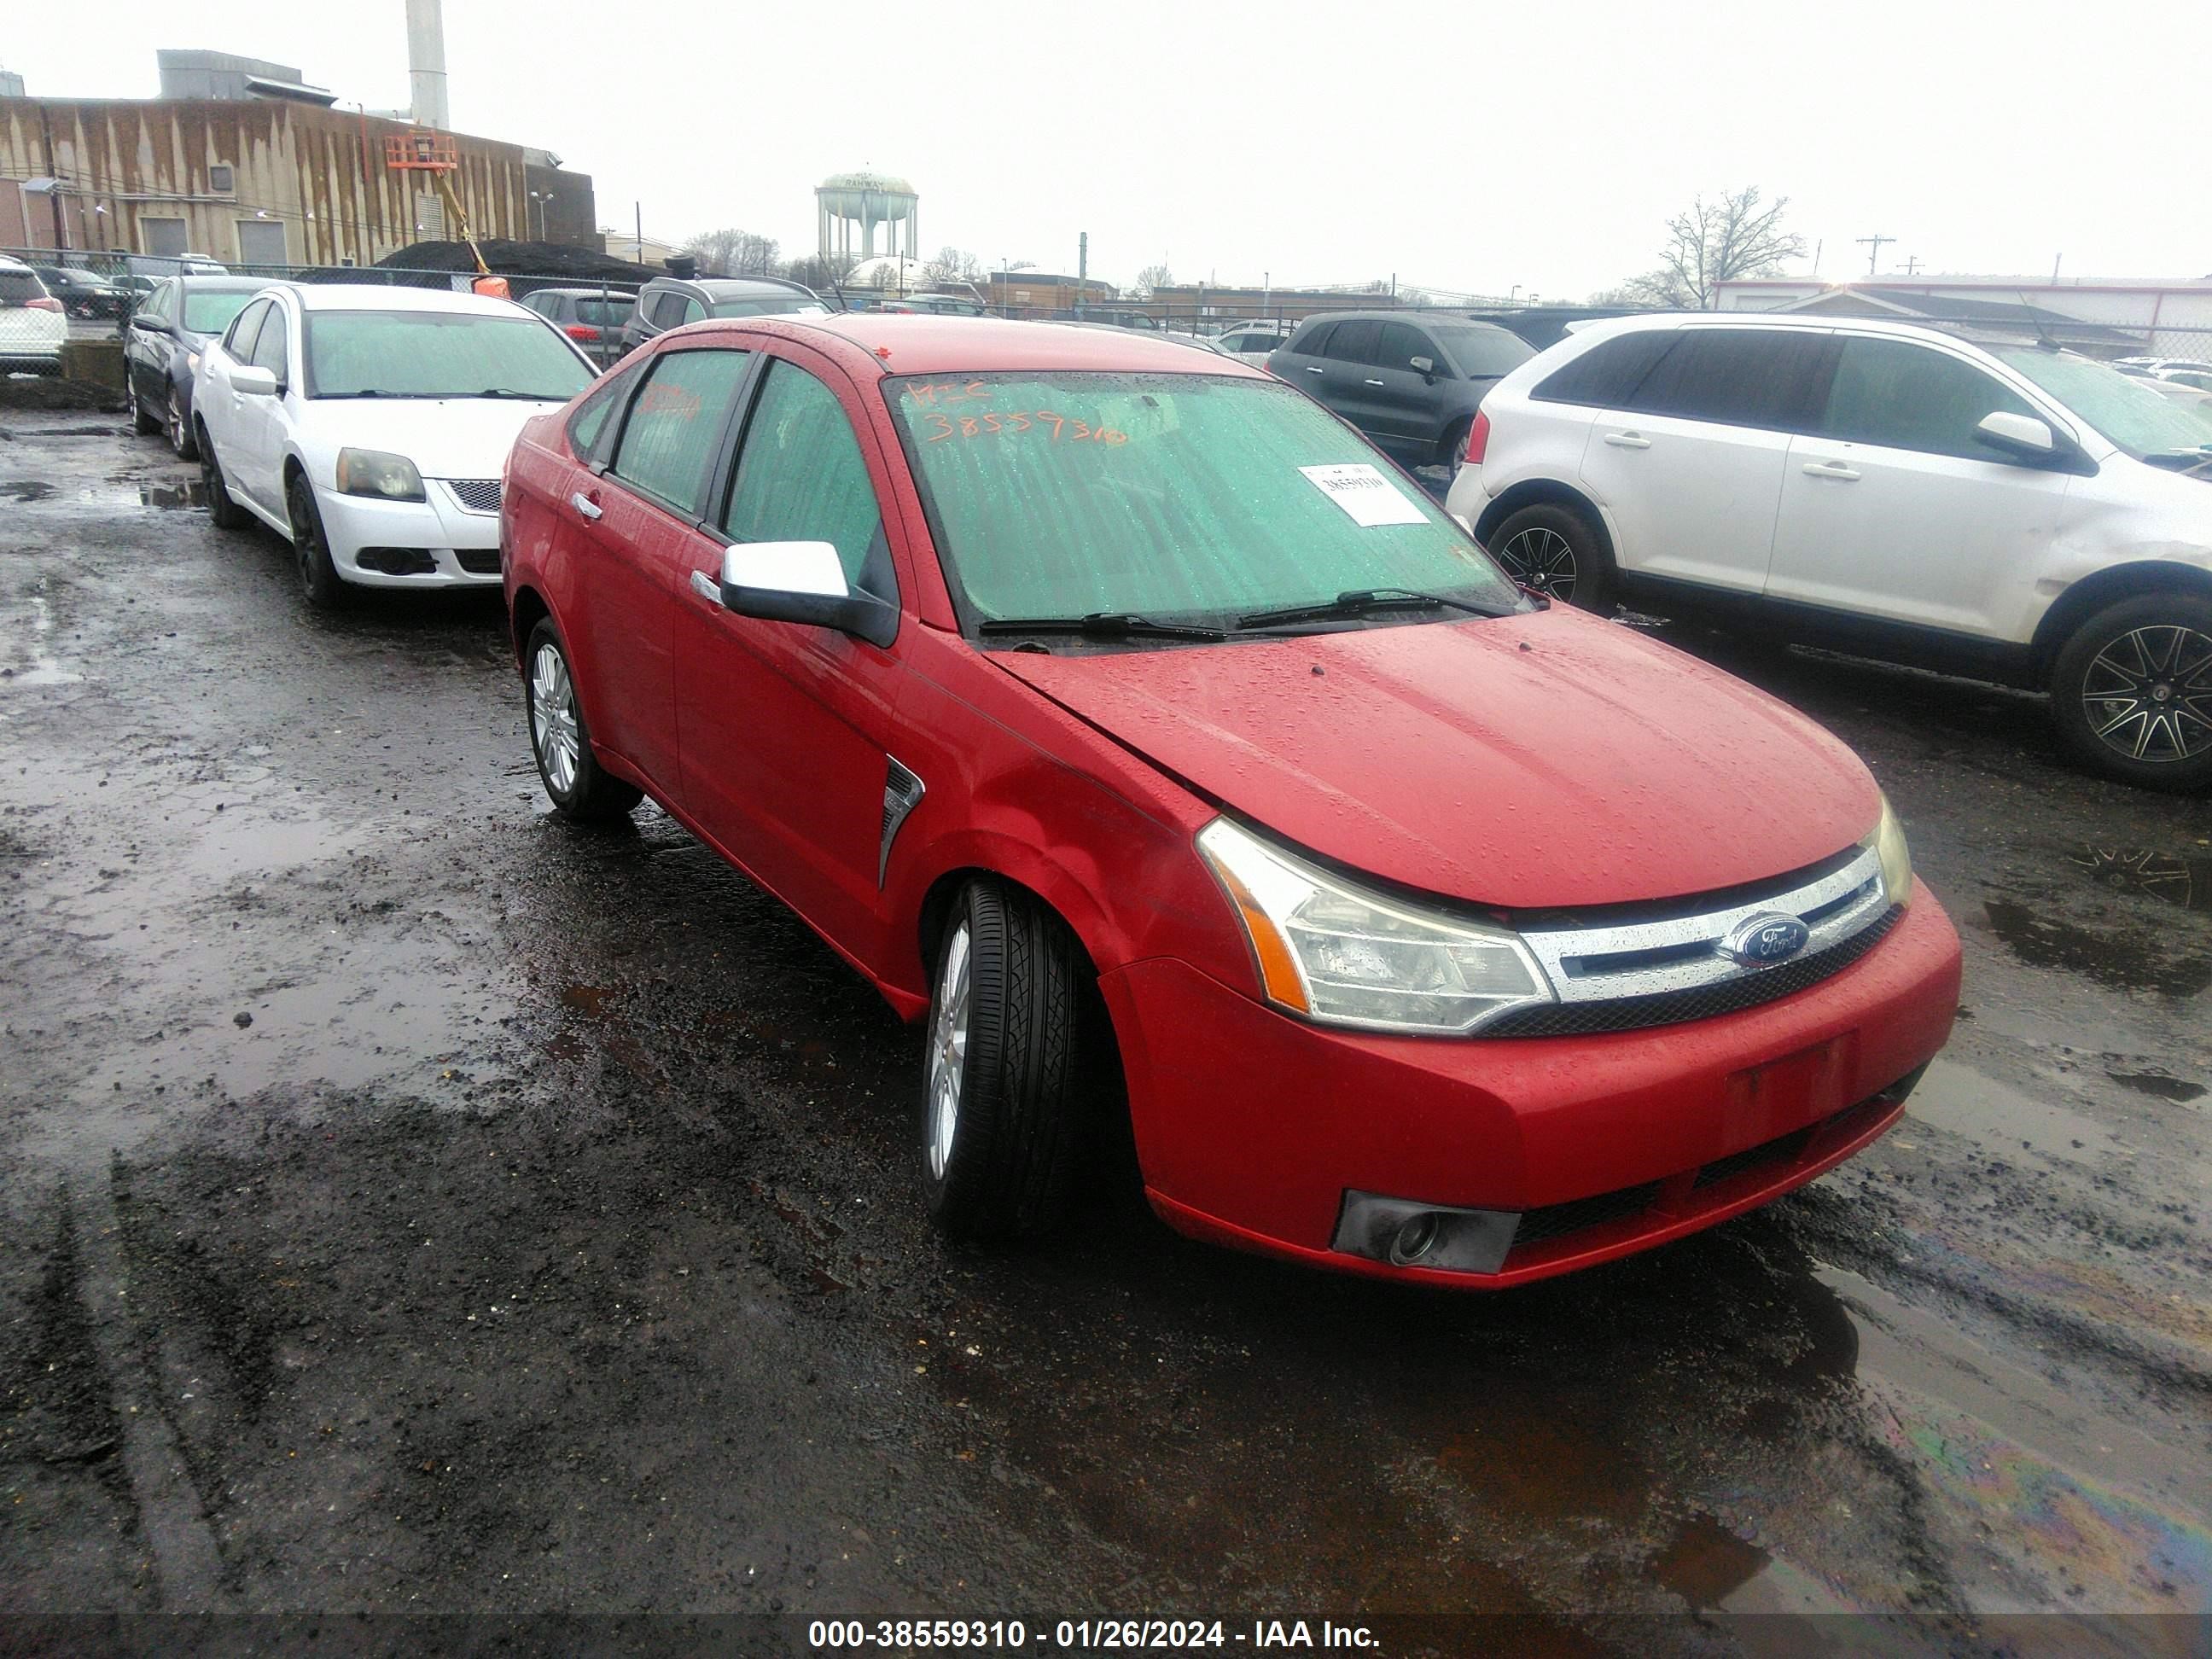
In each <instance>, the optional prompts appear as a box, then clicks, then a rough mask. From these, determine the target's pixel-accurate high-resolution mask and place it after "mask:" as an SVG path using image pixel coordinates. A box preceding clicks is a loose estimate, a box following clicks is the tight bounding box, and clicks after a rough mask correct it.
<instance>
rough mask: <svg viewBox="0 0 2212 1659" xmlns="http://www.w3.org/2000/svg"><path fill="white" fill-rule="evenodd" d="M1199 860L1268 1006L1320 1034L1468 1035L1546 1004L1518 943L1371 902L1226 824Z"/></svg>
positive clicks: (1210, 829)
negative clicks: (1222, 898) (1236, 928)
mask: <svg viewBox="0 0 2212 1659" xmlns="http://www.w3.org/2000/svg"><path fill="white" fill-rule="evenodd" d="M1198 850H1199V852H1200V855H1201V856H1203V857H1204V858H1205V860H1206V864H1207V865H1208V866H1210V867H1211V868H1212V871H1213V873H1214V876H1215V878H1216V879H1218V881H1219V882H1220V883H1221V886H1222V890H1224V891H1225V893H1227V894H1228V896H1229V901H1230V902H1231V904H1233V905H1234V906H1235V907H1236V908H1237V915H1238V917H1239V918H1240V919H1241V920H1242V921H1243V924H1244V933H1245V937H1246V938H1247V939H1249V941H1250V943H1251V946H1252V954H1253V957H1254V958H1255V961H1256V962H1257V963H1258V965H1259V969H1260V981H1261V985H1262V986H1263V987H1265V989H1266V991H1267V1000H1269V1001H1271V1002H1273V1003H1274V1004H1275V1005H1276V1006H1278V1007H1280V1008H1284V1009H1287V1010H1288V1011H1289V1012H1291V1013H1294V1014H1301V1015H1303V1016H1304V1017H1305V1018H1308V1019H1311V1020H1316V1021H1318V1022H1320V1023H1321V1024H1326V1025H1353V1026H1359V1027H1362V1028H1364V1029H1366V1030H1385V1031H1439V1032H1454V1033H1456V1032H1463V1031H1471V1030H1474V1029H1475V1028H1476V1027H1477V1026H1479V1025H1481V1024H1484V1023H1486V1021H1489V1020H1492V1019H1494V1018H1497V1017H1498V1015H1500V1014H1502V1013H1504V1012H1506V1011H1507V1010H1508V1009H1511V1008H1518V1007H1521V1006H1524V1005H1526V1004H1528V1003H1532V1002H1553V1001H1556V1000H1558V999H1557V998H1556V997H1555V996H1554V995H1553V991H1552V987H1551V985H1550V983H1549V982H1548V981H1547V980H1546V979H1545V977H1544V972H1543V969H1541V968H1540V967H1539V966H1537V963H1536V959H1535V957H1534V956H1532V955H1530V954H1529V951H1528V946H1526V945H1523V944H1522V942H1521V940H1520V939H1519V937H1518V936H1517V935H1516V934H1514V933H1510V932H1509V931H1507V930H1506V929H1504V928H1503V927H1486V926H1485V925H1484V924H1482V923H1480V922H1477V921H1466V920H1463V919H1462V918H1460V917H1457V916H1451V915H1444V914H1443V912H1441V911H1433V910H1428V909H1425V908H1416V907H1414V906H1413V905H1409V904H1407V903H1404V902H1401V901H1399V900H1396V899H1392V898H1387V897H1385V896H1383V895H1382V894H1379V893H1370V892H1367V891H1364V890H1362V889H1360V888H1358V887H1357V886H1355V885H1353V884H1352V883H1350V882H1347V881H1346V880H1344V879H1343V878H1340V877H1337V876H1333V875H1331V874H1329V873H1328V872H1327V871H1325V870H1322V869H1321V868H1319V867H1318V866H1315V865H1312V864H1309V863H1308V862H1306V861H1305V860H1304V859H1301V858H1298V857H1297V856H1296V855H1295V854H1291V853H1287V852H1285V851H1284V850H1283V849H1282V848H1279V847H1275V846H1273V845H1272V844H1270V843H1269V842H1265V841H1262V840H1261V839H1260V837H1259V836H1255V835H1254V834H1252V833H1251V832H1250V831H1249V830H1248V829H1243V827H1242V826H1240V825H1238V824H1236V823H1231V821H1230V820H1229V819H1227V818H1216V819H1214V821H1213V822H1212V823H1209V824H1207V825H1206V828H1205V829H1201V830H1200V831H1199V832H1198Z"/></svg>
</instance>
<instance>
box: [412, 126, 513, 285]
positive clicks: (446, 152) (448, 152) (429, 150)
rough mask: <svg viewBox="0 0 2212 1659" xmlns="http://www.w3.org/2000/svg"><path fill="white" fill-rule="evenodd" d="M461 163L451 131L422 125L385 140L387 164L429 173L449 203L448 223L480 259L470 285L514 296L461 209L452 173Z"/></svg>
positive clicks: (476, 257) (445, 201) (445, 202)
mask: <svg viewBox="0 0 2212 1659" xmlns="http://www.w3.org/2000/svg"><path fill="white" fill-rule="evenodd" d="M460 164H461V158H460V155H459V152H458V151H457V150H456V149H454V147H453V136H452V135H451V134H450V133H444V132H434V131H425V130H422V129H420V128H418V129H416V131H412V132H395V133H393V134H392V136H391V137H388V138H386V140H385V141H384V165H385V166H386V167H389V168H391V169H392V171H393V172H394V173H428V174H429V175H430V178H431V180H432V182H433V183H435V185H436V186H437V190H438V199H439V200H440V201H441V202H443V203H444V204H445V205H446V220H447V223H448V224H450V225H452V226H453V227H454V228H457V229H458V230H459V232H460V233H461V240H463V241H464V242H466V243H467V244H468V245H469V257H470V258H472V259H474V260H475V261H476V262H477V274H476V278H475V280H474V281H472V282H471V283H470V284H469V286H470V287H471V289H475V290H476V291H477V293H478V294H488V295H491V296H492V297H493V298H494V299H495V300H504V299H507V298H509V297H510V295H508V293H507V278H506V277H504V276H493V275H492V273H491V267H490V266H489V265H488V264H485V263H484V258H483V250H482V249H481V248H479V247H477V239H476V238H475V237H474V236H473V235H471V234H470V231H469V216H468V215H467V213H465V211H463V210H462V208H461V198H460V197H459V196H457V195H455V194H454V193H453V179H452V173H453V169H454V168H455V167H459V166H460Z"/></svg>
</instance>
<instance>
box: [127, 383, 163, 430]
mask: <svg viewBox="0 0 2212 1659" xmlns="http://www.w3.org/2000/svg"><path fill="white" fill-rule="evenodd" d="M131 430H132V431H133V432H135V433H137V435H139V436H140V437H142V438H150V437H152V436H153V435H155V433H156V432H159V431H160V430H161V422H160V421H159V420H158V419H156V418H155V416H154V414H153V411H152V410H149V409H148V408H147V407H146V400H145V399H144V398H142V397H140V396H139V395H138V394H137V392H135V391H134V392H131Z"/></svg>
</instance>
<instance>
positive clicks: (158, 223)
mask: <svg viewBox="0 0 2212 1659" xmlns="http://www.w3.org/2000/svg"><path fill="white" fill-rule="evenodd" d="M138 246H139V251H140V252H143V253H157V254H160V255H161V256H162V257H163V258H170V259H173V258H176V257H177V256H178V255H179V254H181V253H182V252H184V251H185V222H184V221H183V220H182V219H160V218H151V217H149V216H146V215H144V214H141V215H139V216H138Z"/></svg>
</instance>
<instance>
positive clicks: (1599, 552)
mask: <svg viewBox="0 0 2212 1659" xmlns="http://www.w3.org/2000/svg"><path fill="white" fill-rule="evenodd" d="M1486 546H1487V547H1488V548H1489V549H1490V555H1491V556H1492V558H1494V559H1496V560H1497V561H1498V563H1499V564H1501V565H1503V566H1504V568H1505V574H1507V575H1509V576H1510V577H1512V578H1513V580H1515V581H1516V582H1518V583H1520V584H1521V586H1523V587H1525V588H1527V589H1528V590H1529V591H1530V592H1534V593H1541V594H1542V595H1543V596H1544V597H1545V598H1546V599H1556V600H1558V601H1559V603H1560V604H1562V605H1575V606H1577V607H1579V608H1580V609H1582V610H1584V611H1595V612H1597V614H1598V615H1600V616H1601V617H1604V616H1610V615H1611V614H1612V613H1613V557H1612V556H1611V555H1610V554H1608V553H1607V551H1606V547H1605V540H1604V538H1602V537H1601V536H1600V535H1599V533H1598V532H1597V529H1596V527H1595V526H1593V525H1592V524H1591V523H1590V521H1589V519H1588V518H1586V517H1584V516H1583V514H1582V513H1578V512H1577V511H1576V510H1575V509H1574V508H1573V507H1565V506H1562V505H1560V504H1559V502H1556V501H1539V502H1537V503H1536V504H1535V505H1534V506H1533V507H1522V509H1521V510H1520V511H1519V512H1517V513H1510V514H1509V515H1508V516H1507V517H1506V519H1505V521H1504V523H1502V524H1500V525H1499V526H1498V528H1497V529H1495V530H1493V531H1492V532H1490V538H1489V540H1488V542H1487V543H1486Z"/></svg>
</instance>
